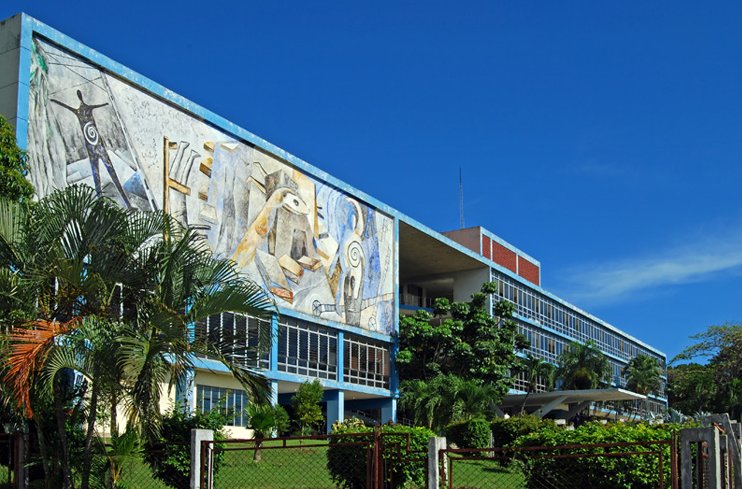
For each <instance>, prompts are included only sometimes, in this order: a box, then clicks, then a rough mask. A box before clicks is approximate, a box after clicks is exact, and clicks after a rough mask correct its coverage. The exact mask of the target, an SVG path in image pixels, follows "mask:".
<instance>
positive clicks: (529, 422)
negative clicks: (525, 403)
mask: <svg viewBox="0 0 742 489" xmlns="http://www.w3.org/2000/svg"><path fill="white" fill-rule="evenodd" d="M491 429H492V439H493V440H494V443H495V446H496V447H506V446H509V445H510V444H511V443H513V442H514V441H515V440H516V439H517V438H518V437H520V436H523V435H527V434H529V433H533V432H536V431H540V430H549V429H551V430H553V429H558V428H557V427H556V425H555V424H554V422H553V421H551V420H548V419H541V418H539V417H537V416H533V415H530V414H524V415H519V416H513V417H511V418H496V419H495V420H494V421H492V425H491Z"/></svg>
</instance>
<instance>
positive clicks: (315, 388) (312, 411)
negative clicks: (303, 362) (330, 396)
mask: <svg viewBox="0 0 742 489" xmlns="http://www.w3.org/2000/svg"><path fill="white" fill-rule="evenodd" d="M323 395H324V390H323V389H322V384H320V383H319V380H317V379H315V380H313V381H312V382H309V381H307V382H304V383H302V384H301V385H300V386H299V388H298V389H296V393H295V394H294V396H293V397H292V398H291V406H292V407H293V408H294V416H295V417H296V422H297V423H298V425H299V429H300V430H301V434H303V435H304V434H307V433H308V432H311V431H314V430H316V429H317V428H318V426H319V424H320V423H321V422H322V420H324V416H323V415H322V408H321V407H320V403H321V402H322V396H323Z"/></svg>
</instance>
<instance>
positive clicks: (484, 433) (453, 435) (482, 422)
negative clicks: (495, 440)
mask: <svg viewBox="0 0 742 489" xmlns="http://www.w3.org/2000/svg"><path fill="white" fill-rule="evenodd" d="M491 435H492V430H491V429H490V424H489V423H488V422H487V420H486V419H484V418H474V419H470V420H468V421H461V422H458V423H451V424H450V425H448V426H447V427H446V438H447V441H448V443H455V444H456V445H457V446H458V447H459V448H489V446H490V437H491Z"/></svg>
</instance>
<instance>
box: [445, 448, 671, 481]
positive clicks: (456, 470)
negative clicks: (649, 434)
mask: <svg viewBox="0 0 742 489" xmlns="http://www.w3.org/2000/svg"><path fill="white" fill-rule="evenodd" d="M675 463H676V452H675V448H674V445H673V442H671V441H669V440H664V441H656V442H633V443H605V444H586V445H563V446H550V447H546V446H542V447H520V448H495V449H452V448H449V449H445V450H442V451H441V453H440V464H441V470H440V474H439V477H440V478H441V479H440V480H441V486H442V487H447V488H449V489H454V488H461V489H464V488H466V489H477V488H482V489H484V488H487V489H493V488H497V489H500V488H502V489H573V488H585V489H590V488H601V489H614V488H615V489H619V488H632V489H649V488H659V489H664V488H668V489H669V488H673V489H674V488H676V487H677V485H676V484H675V482H674V481H675V480H676V477H675V473H676V470H675Z"/></svg>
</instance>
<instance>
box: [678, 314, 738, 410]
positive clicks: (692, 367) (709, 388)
mask: <svg viewBox="0 0 742 489" xmlns="http://www.w3.org/2000/svg"><path fill="white" fill-rule="evenodd" d="M691 338H693V339H694V340H698V341H697V342H696V343H694V344H693V345H691V346H689V347H688V348H686V349H685V350H683V351H682V352H681V353H680V354H679V355H677V356H676V357H675V358H674V359H673V363H677V362H692V361H694V360H697V359H708V360H707V363H706V364H705V365H700V364H698V363H689V364H680V365H677V366H676V367H674V368H672V369H669V371H668V376H669V381H670V385H669V389H668V390H669V398H670V404H671V405H672V406H673V407H674V408H676V409H679V410H681V411H683V412H684V413H685V414H693V413H694V412H697V411H712V412H718V413H723V412H728V413H729V415H730V417H731V418H732V419H736V418H739V417H740V416H741V415H742V324H724V325H721V326H709V327H708V328H707V329H706V331H704V332H703V333H700V334H697V335H695V336H692V337H691Z"/></svg>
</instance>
